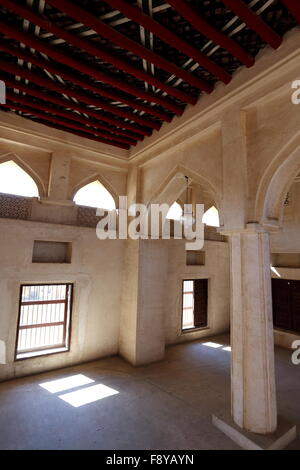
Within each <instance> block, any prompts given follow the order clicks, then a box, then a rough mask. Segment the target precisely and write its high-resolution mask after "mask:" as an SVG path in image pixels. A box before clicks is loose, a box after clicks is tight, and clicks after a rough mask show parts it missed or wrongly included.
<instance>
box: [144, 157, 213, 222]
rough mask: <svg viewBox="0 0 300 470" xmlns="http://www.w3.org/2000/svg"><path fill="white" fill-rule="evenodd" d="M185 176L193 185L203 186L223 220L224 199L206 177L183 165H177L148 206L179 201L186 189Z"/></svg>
mask: <svg viewBox="0 0 300 470" xmlns="http://www.w3.org/2000/svg"><path fill="white" fill-rule="evenodd" d="M185 176H188V178H189V179H190V180H191V182H192V183H195V184H197V185H199V186H201V187H202V188H203V189H204V190H205V191H207V193H208V194H209V195H210V197H211V199H212V200H213V201H214V202H215V206H216V208H217V209H218V211H219V215H220V218H221V217H222V205H221V204H222V197H221V194H220V193H219V191H218V190H217V188H216V187H215V186H214V185H213V184H212V183H211V182H210V181H209V180H208V179H207V178H206V177H204V176H202V175H200V174H199V173H197V172H195V171H194V170H191V169H190V168H187V167H185V166H183V165H177V166H176V167H175V168H174V169H173V170H172V171H171V172H170V173H169V175H168V176H167V177H166V178H165V179H164V181H163V182H162V184H161V185H160V186H159V187H158V189H157V190H156V191H155V193H154V194H153V196H152V197H151V198H150V200H149V201H148V202H147V205H148V206H149V205H150V204H161V203H165V204H168V205H170V206H171V205H172V204H173V202H174V201H177V200H178V199H179V197H180V195H181V194H182V192H183V191H184V190H185V188H186V179H185Z"/></svg>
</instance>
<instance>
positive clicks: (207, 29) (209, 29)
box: [105, 0, 254, 83]
mask: <svg viewBox="0 0 300 470" xmlns="http://www.w3.org/2000/svg"><path fill="white" fill-rule="evenodd" d="M105 1H106V3H108V4H109V5H111V6H112V7H113V8H115V9H116V10H119V11H121V12H122V13H123V15H124V16H126V17H127V18H131V19H132V20H133V21H135V22H136V23H138V24H140V25H141V26H143V27H144V28H145V29H146V30H148V31H152V33H153V34H155V35H156V36H158V37H160V39H162V40H163V41H164V42H166V43H167V44H169V45H170V46H172V47H175V48H176V49H178V50H180V51H181V52H183V53H184V54H186V55H187V56H188V57H192V58H193V59H194V60H195V61H196V62H198V64H201V62H202V60H203V54H202V53H201V52H200V51H199V50H198V49H196V48H195V47H193V46H192V45H191V44H189V43H188V42H186V41H185V40H184V39H182V38H180V37H179V36H177V35H176V34H174V33H173V32H172V31H170V30H169V29H167V28H166V27H165V26H162V25H161V24H160V23H158V22H157V21H155V20H154V19H153V18H151V17H150V16H148V15H145V14H144V13H143V12H142V10H141V9H140V8H137V7H134V6H133V5H130V4H129V3H128V2H126V1H125V0H105ZM168 3H169V4H170V5H171V6H172V7H173V8H174V9H175V10H176V11H177V12H178V13H179V14H180V15H181V16H182V17H184V18H185V19H186V20H187V21H189V22H190V24H191V25H192V26H193V27H194V28H195V29H196V30H198V31H199V32H200V33H201V34H202V35H204V36H206V37H207V38H208V39H210V40H211V41H213V42H214V43H215V44H219V45H220V46H221V47H222V48H223V49H226V50H227V51H229V52H230V53H231V54H232V55H233V56H234V57H236V58H237V59H239V60H240V62H241V63H242V64H245V65H246V66H247V67H251V66H252V65H253V64H254V59H253V57H251V56H250V55H249V54H248V53H247V52H246V51H245V50H244V49H243V48H242V47H240V46H239V45H238V44H237V43H236V42H234V41H233V40H232V39H230V38H229V37H227V36H226V35H225V34H223V33H222V32H221V31H219V30H218V29H216V28H214V27H213V26H211V25H210V24H209V23H207V21H205V20H204V19H203V18H201V16H200V15H199V14H198V13H197V11H196V10H195V8H193V7H192V4H191V3H187V2H185V1H182V0H170V1H168ZM204 57H205V58H206V56H204ZM228 81H230V74H228V78H227V80H226V83H228Z"/></svg>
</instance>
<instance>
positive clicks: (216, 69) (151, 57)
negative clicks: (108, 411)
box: [47, 0, 230, 93]
mask: <svg viewBox="0 0 300 470" xmlns="http://www.w3.org/2000/svg"><path fill="white" fill-rule="evenodd" d="M47 3H50V5H52V6H53V7H55V8H57V9H58V10H60V11H63V12H64V13H66V14H67V15H68V16H70V17H71V18H74V19H75V20H77V21H80V22H81V23H83V24H84V25H85V26H88V27H89V28H91V29H93V30H94V31H96V33H98V34H99V35H100V36H102V37H105V38H106V39H108V40H109V41H112V42H113V43H115V44H117V45H118V46H119V47H121V48H122V49H126V50H128V51H130V52H132V53H133V54H135V55H137V56H138V57H142V58H143V59H145V60H147V61H149V62H151V63H152V64H154V65H156V66H157V67H159V68H161V69H163V70H166V71H167V72H169V73H170V74H174V75H176V76H177V77H180V78H182V80H184V81H185V82H187V83H190V84H191V85H193V86H195V87H197V88H199V89H201V90H204V91H206V92H208V93H210V92H211V91H212V89H211V87H210V86H209V85H208V84H207V83H205V82H203V80H200V79H198V78H197V77H195V76H194V75H192V74H191V73H189V72H187V71H185V70H183V69H181V68H180V67H177V66H176V65H175V64H172V63H171V62H169V61H167V60H166V59H164V58H163V57H160V56H158V55H157V54H155V53H154V52H153V51H151V50H149V49H146V48H145V47H143V46H141V45H140V44H138V43H136V42H135V41H132V40H131V39H129V38H128V37H126V36H124V35H123V34H121V33H119V32H118V31H117V30H115V29H114V28H112V27H111V26H109V25H107V24H105V23H104V22H103V21H101V20H99V19H98V18H96V17H95V16H93V15H91V14H90V13H89V12H87V11H86V10H84V9H83V8H81V7H80V6H78V5H76V3H75V2H72V1H70V0H47ZM174 46H175V45H174ZM175 47H176V46H175ZM200 56H201V57H200ZM199 60H200V63H201V65H202V66H203V67H205V68H206V69H207V70H209V71H210V72H211V73H212V74H213V75H215V76H216V77H218V78H220V80H222V81H224V82H227V81H228V80H230V75H229V74H228V73H227V72H226V71H225V70H224V69H222V67H220V66H219V65H217V64H215V63H214V62H212V61H211V60H210V59H209V58H208V57H206V56H205V55H204V54H200V53H199Z"/></svg>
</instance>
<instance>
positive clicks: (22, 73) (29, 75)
mask: <svg viewBox="0 0 300 470" xmlns="http://www.w3.org/2000/svg"><path fill="white" fill-rule="evenodd" d="M0 67H2V69H3V70H5V71H6V72H8V73H11V74H13V75H16V76H19V77H22V78H24V79H25V80H29V81H30V82H32V83H35V84H36V85H38V86H40V87H43V88H46V89H49V90H52V91H55V92H57V93H60V94H67V95H68V96H72V97H73V98H75V99H77V100H80V101H83V102H84V103H86V104H90V105H92V106H97V107H98V106H99V107H101V105H102V103H101V101H100V103H99V104H98V100H97V98H96V97H95V98H93V97H89V96H88V95H86V94H84V93H81V92H77V91H74V90H72V89H70V88H66V87H65V86H64V85H61V84H59V83H56V82H54V81H52V80H50V79H44V78H42V77H41V76H39V75H37V74H35V73H34V72H31V71H29V70H26V69H24V68H23V67H20V66H18V65H13V64H10V63H9V62H7V61H0ZM28 93H29V94H30V93H31V91H30V89H29V91H28ZM44 96H45V95H44ZM46 99H47V100H49V101H51V100H52V101H53V99H52V96H51V95H49V96H46ZM61 101H62V103H64V104H62V103H60V104H61V105H62V106H65V105H66V101H65V100H61ZM67 103H68V107H69V108H73V109H76V110H78V111H80V112H85V113H86V114H90V115H91V116H92V117H96V116H95V115H94V113H95V114H97V119H101V120H104V121H106V122H108V123H110V124H113V125H115V126H120V127H124V128H126V129H130V130H132V131H133V132H137V133H139V134H142V135H148V136H149V135H151V131H150V130H148V129H140V128H137V127H136V126H134V125H132V124H130V123H126V122H123V121H118V120H116V119H113V118H109V117H107V116H105V115H103V114H102V113H101V112H100V111H95V110H90V109H89V108H85V107H82V108H83V109H84V110H83V109H80V107H81V105H79V104H77V103H74V102H73V103H72V101H70V102H69V101H68V102H67Z"/></svg>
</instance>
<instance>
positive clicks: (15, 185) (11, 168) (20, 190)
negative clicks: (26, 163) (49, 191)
mask: <svg viewBox="0 0 300 470" xmlns="http://www.w3.org/2000/svg"><path fill="white" fill-rule="evenodd" d="M0 193H5V194H14V195H16V196H24V197H39V190H38V187H37V185H36V183H35V181H34V180H33V178H32V177H31V176H29V175H28V173H26V171H24V170H23V169H22V168H21V167H20V166H19V165H17V164H16V163H15V162H14V161H12V160H9V161H7V162H4V163H1V164H0Z"/></svg>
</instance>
